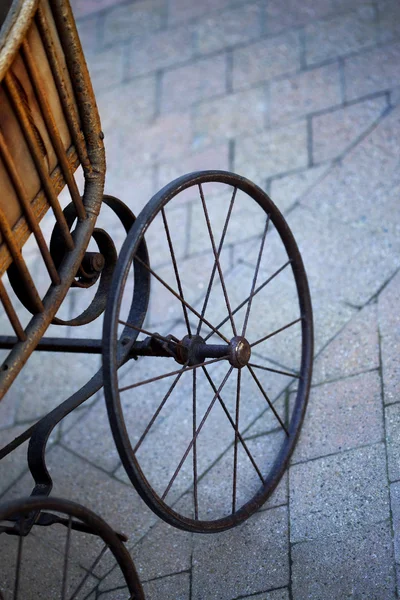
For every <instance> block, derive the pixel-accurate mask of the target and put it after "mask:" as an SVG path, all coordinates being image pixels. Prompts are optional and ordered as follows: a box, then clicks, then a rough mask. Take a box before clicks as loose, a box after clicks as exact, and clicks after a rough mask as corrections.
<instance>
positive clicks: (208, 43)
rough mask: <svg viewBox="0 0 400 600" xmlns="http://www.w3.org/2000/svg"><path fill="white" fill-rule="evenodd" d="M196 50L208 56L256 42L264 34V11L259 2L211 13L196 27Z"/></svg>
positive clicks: (196, 24)
mask: <svg viewBox="0 0 400 600" xmlns="http://www.w3.org/2000/svg"><path fill="white" fill-rule="evenodd" d="M194 31H195V48H196V52H197V53H199V54H208V53H210V52H215V51H217V50H221V49H222V48H227V47H230V46H234V45H236V44H243V43H244V42H248V41H250V40H254V39H256V38H257V37H259V36H260V35H261V33H262V9H261V5H260V3H258V2H249V3H247V4H245V5H243V6H238V7H237V8H229V9H228V10H226V11H223V12H218V13H215V14H213V13H210V14H208V15H206V16H205V17H203V18H202V19H200V20H199V21H197V22H196V23H195V25H194Z"/></svg>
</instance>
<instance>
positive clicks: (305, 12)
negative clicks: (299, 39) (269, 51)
mask: <svg viewBox="0 0 400 600" xmlns="http://www.w3.org/2000/svg"><path fill="white" fill-rule="evenodd" d="M332 12H333V6H332V3H331V2H329V1H328V0H322V1H321V2H318V3H316V2H312V0H306V2H302V3H299V2H296V1H295V0H285V1H284V2H276V1H275V2H271V3H270V4H268V6H267V11H266V27H267V31H268V33H278V32H279V31H282V30H283V29H287V28H288V27H295V26H297V25H305V24H307V23H309V22H312V21H315V20H317V19H321V18H322V17H324V16H326V15H328V14H331V13H332Z"/></svg>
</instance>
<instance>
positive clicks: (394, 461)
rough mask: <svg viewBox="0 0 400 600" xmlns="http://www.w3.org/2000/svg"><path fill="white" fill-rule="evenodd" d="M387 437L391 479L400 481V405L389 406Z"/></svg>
mask: <svg viewBox="0 0 400 600" xmlns="http://www.w3.org/2000/svg"><path fill="white" fill-rule="evenodd" d="M385 414H386V437H387V452H388V470H389V479H390V480H391V481H395V480H396V479H400V403H399V404H392V405H391V406H387V407H386V409H385Z"/></svg>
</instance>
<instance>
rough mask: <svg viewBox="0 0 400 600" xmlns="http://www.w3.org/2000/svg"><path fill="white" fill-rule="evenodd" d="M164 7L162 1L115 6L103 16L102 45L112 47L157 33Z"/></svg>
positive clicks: (155, 0) (153, 0)
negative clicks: (132, 38) (137, 37)
mask: <svg viewBox="0 0 400 600" xmlns="http://www.w3.org/2000/svg"><path fill="white" fill-rule="evenodd" d="M164 6H165V2H164V0H151V2H146V1H145V0H142V1H140V2H134V3H129V4H125V5H120V6H116V7H115V8H113V10H111V11H109V12H107V13H106V14H105V15H104V22H103V27H104V33H103V43H104V44H105V45H113V44H117V43H119V42H123V41H126V40H128V39H130V38H131V37H132V36H141V35H149V34H151V33H153V32H155V31H157V30H158V29H160V27H161V25H162V19H163V10H164Z"/></svg>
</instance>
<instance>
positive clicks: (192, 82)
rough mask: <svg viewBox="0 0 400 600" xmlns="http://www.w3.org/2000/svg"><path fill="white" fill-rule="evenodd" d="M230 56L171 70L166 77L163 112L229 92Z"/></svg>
mask: <svg viewBox="0 0 400 600" xmlns="http://www.w3.org/2000/svg"><path fill="white" fill-rule="evenodd" d="M226 65H227V63H226V56H225V55H224V54H221V55H217V56H212V57H210V58H204V59H202V60H199V61H196V62H191V63H190V64H189V65H185V66H183V67H179V68H177V69H173V70H170V71H167V72H165V73H164V74H163V78H162V91H161V94H162V99H161V110H162V112H169V111H176V112H179V111H180V110H182V109H185V108H187V107H188V106H191V105H193V104H195V103H197V102H201V101H204V100H207V99H208V98H212V97H213V96H218V95H222V94H224V92H225V87H226V84H225V81H226Z"/></svg>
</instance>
